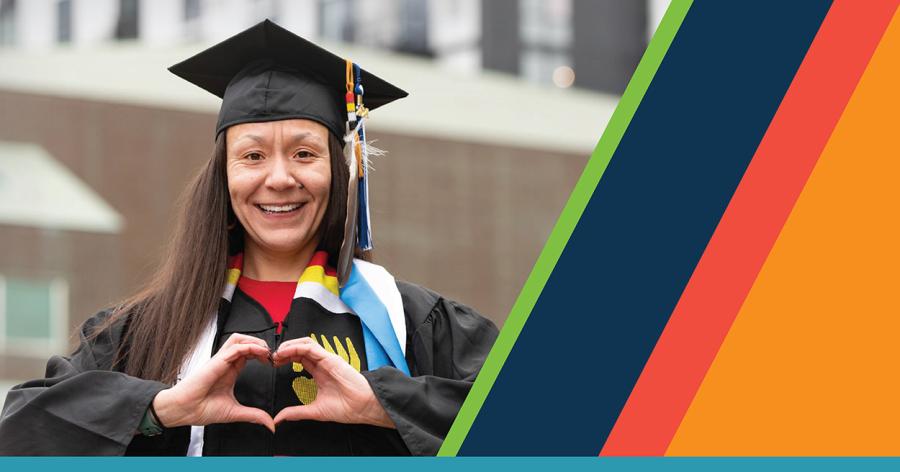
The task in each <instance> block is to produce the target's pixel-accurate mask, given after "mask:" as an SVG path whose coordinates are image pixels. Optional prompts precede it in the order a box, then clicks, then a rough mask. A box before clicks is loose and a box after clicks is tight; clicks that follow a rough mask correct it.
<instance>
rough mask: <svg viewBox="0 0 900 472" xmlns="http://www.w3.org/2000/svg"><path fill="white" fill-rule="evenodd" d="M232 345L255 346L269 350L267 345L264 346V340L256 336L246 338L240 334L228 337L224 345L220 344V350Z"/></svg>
mask: <svg viewBox="0 0 900 472" xmlns="http://www.w3.org/2000/svg"><path fill="white" fill-rule="evenodd" d="M233 344H256V345H259V346H262V347H264V348H266V349H268V348H269V345H268V344H266V342H265V341H264V340H262V339H260V338H257V337H256V336H248V335H246V334H241V333H233V334H232V335H231V336H229V337H228V339H227V340H226V341H225V343H223V344H222V348H223V349H224V348H226V347H228V346H231V345H233Z"/></svg>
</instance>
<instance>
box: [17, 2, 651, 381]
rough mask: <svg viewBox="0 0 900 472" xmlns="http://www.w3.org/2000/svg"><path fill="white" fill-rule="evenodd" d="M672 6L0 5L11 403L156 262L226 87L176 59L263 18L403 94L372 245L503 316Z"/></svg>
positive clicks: (377, 193) (379, 176)
mask: <svg viewBox="0 0 900 472" xmlns="http://www.w3.org/2000/svg"><path fill="white" fill-rule="evenodd" d="M665 3H666V2H664V1H656V0H652V1H649V2H648V1H644V0H635V1H633V2H619V1H606V0H601V1H596V2H594V1H586V0H546V1H536V0H515V1H511V0H494V1H489V0H484V1H480V0H427V1H426V0H386V1H378V2H363V1H350V0H321V1H289V0H152V1H151V0H0V398H2V397H3V395H4V394H5V389H6V388H8V387H9V386H10V385H12V384H13V383H14V382H15V381H17V380H21V379H27V378H34V377H39V376H41V375H42V373H43V368H44V363H45V362H46V359H47V357H49V356H50V355H53V354H63V353H65V352H67V351H68V350H69V349H70V347H71V346H72V345H73V343H75V342H76V341H77V334H73V333H77V328H78V326H80V324H81V323H82V322H83V321H84V320H85V319H86V318H87V317H88V316H90V315H92V314H93V313H95V312H96V311H98V310H99V309H101V308H104V307H108V306H111V305H112V304H114V303H115V302H116V301H118V300H121V299H122V298H123V297H125V296H127V295H129V294H131V293H133V292H134V290H135V289H137V288H138V287H139V286H140V285H141V284H142V283H143V282H145V281H146V279H147V276H148V275H149V273H150V271H152V270H153V269H154V267H155V265H156V263H157V262H158V261H159V259H160V256H161V254H162V252H163V250H164V248H165V246H166V243H167V238H168V236H169V234H170V231H171V229H172V226H173V222H174V218H175V208H176V206H177V204H178V197H179V195H180V194H181V192H182V190H183V189H184V187H185V185H186V184H187V182H188V181H189V180H190V178H191V176H192V175H193V174H194V173H195V172H197V170H198V169H199V167H200V166H201V165H202V164H203V163H204V162H205V161H206V159H208V157H209V154H210V152H211V149H212V146H211V144H212V136H211V134H212V129H213V125H214V123H215V115H216V111H217V108H218V103H219V102H218V99H216V98H215V97H212V96H211V95H209V94H207V93H206V92H204V91H202V90H199V89H196V88H195V87H192V86H190V85H188V84H185V83H183V82H181V81H180V80H178V79H176V78H174V77H173V76H171V75H170V74H168V73H167V72H166V71H165V68H166V66H168V65H171V64H173V63H175V62H178V61H179V60H181V59H184V58H186V57H189V56H190V55H191V54H193V53H195V52H197V51H199V50H201V49H203V48H204V47H206V46H208V45H209V44H212V43H215V42H218V41H220V40H221V39H224V38H225V37H228V36H230V35H232V34H235V33H237V32H238V31H241V30H242V29H244V28H246V27H247V26H249V25H252V24H254V23H256V22H258V21H260V20H262V19H263V18H271V19H273V20H274V21H276V22H278V23H279V24H281V25H282V26H285V27H287V28H289V29H291V30H292V31H294V32H295V33H297V34H300V35H301V36H304V37H307V38H310V39H313V40H315V41H316V42H319V43H323V42H324V43H325V44H324V45H325V47H327V48H328V49H331V50H334V51H336V52H338V53H339V54H345V55H346V57H353V58H354V60H357V61H358V62H360V63H361V64H363V66H364V67H366V68H367V69H370V70H372V71H377V73H378V74H379V75H380V76H382V77H384V78H386V79H388V80H390V81H392V82H395V83H397V84H398V85H400V86H401V87H403V88H405V89H406V90H408V91H409V92H410V93H411V95H410V97H409V98H407V99H404V100H401V101H399V102H398V103H397V104H396V105H392V106H391V107H385V109H383V110H382V109H379V110H376V111H375V112H373V113H372V121H371V133H370V134H371V135H372V136H374V137H376V138H377V140H378V142H377V144H376V145H377V146H378V147H380V148H383V149H386V150H388V151H389V155H388V156H386V157H383V158H381V159H383V161H376V163H375V167H376V169H375V173H374V174H373V182H372V189H371V191H372V196H371V199H372V202H373V224H374V230H375V241H376V252H375V254H376V260H377V261H378V262H380V263H382V264H384V265H385V266H387V267H388V268H389V269H390V270H391V271H392V272H393V273H395V275H397V276H398V278H402V279H405V280H410V281H414V282H417V283H421V284H423V285H426V286H429V287H431V288H433V289H435V290H437V291H439V292H441V293H443V294H445V295H447V296H449V297H452V298H455V299H458V300H460V301H462V302H464V303H466V304H469V305H472V306H474V307H475V308H477V309H478V310H479V311H481V312H483V313H484V314H485V315H486V316H488V317H490V318H492V319H493V320H494V321H495V322H496V323H497V324H498V325H502V323H503V321H504V320H505V317H506V315H507V313H508V311H509V309H510V308H511V307H512V304H513V302H514V301H515V298H516V296H517V295H518V292H519V290H520V288H521V286H522V284H523V283H524V281H525V279H526V278H527V276H528V274H529V273H530V271H531V268H532V266H533V264H534V261H535V260H536V258H537V256H538V254H539V252H540V250H541V248H542V247H543V245H544V242H545V240H546V238H547V236H548V235H549V233H550V230H551V229H552V227H553V224H554V223H555V221H556V218H557V217H558V215H559V212H560V210H561V209H562V207H563V205H564V204H565V201H566V199H567V198H568V195H569V193H570V191H571V189H572V188H573V187H574V185H575V182H576V181H577V179H578V177H579V175H580V174H581V171H582V168H583V166H584V163H585V162H586V159H587V157H588V155H589V154H590V151H591V149H592V148H593V145H594V144H595V143H596V140H597V138H598V137H599V135H600V133H601V131H602V129H603V128H604V126H605V124H606V121H607V120H608V118H609V116H610V115H611V113H612V111H613V109H614V107H615V104H616V101H617V96H616V94H617V93H619V92H621V90H622V89H623V88H624V84H625V83H626V82H627V79H628V77H629V76H630V74H631V72H632V70H633V68H634V66H635V65H636V63H637V60H638V59H639V57H640V54H641V52H642V51H643V49H644V47H645V44H646V42H647V40H648V37H649V34H650V30H652V29H653V27H655V24H656V22H658V20H659V18H660V17H661V15H662V10H663V9H664V7H665ZM617 15H619V16H617ZM590 18H593V20H592V21H589V19H590ZM601 40H602V41H601ZM566 69H568V71H566ZM560 71H562V72H560ZM566 72H568V73H566ZM573 84H574V87H571V85H573ZM523 99H524V100H525V101H523ZM526 102H527V103H526Z"/></svg>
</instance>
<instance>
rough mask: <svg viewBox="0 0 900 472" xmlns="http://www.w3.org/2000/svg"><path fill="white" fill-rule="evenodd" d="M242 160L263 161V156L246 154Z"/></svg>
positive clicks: (253, 153) (256, 153)
mask: <svg viewBox="0 0 900 472" xmlns="http://www.w3.org/2000/svg"><path fill="white" fill-rule="evenodd" d="M244 159H249V160H251V161H261V160H263V155H262V154H260V153H258V152H251V153H247V154H246V155H245V156H244Z"/></svg>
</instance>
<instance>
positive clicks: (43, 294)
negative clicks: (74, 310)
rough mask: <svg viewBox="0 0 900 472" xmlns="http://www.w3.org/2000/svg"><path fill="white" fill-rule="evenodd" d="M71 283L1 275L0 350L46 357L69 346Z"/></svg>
mask: <svg viewBox="0 0 900 472" xmlns="http://www.w3.org/2000/svg"><path fill="white" fill-rule="evenodd" d="M67 330H68V284H66V282H65V281H64V280H62V279H58V278H57V279H36V278H20V277H3V276H0V350H2V351H3V352H5V353H7V354H13V353H14V354H20V355H34V356H40V357H45V356H46V355H47V354H58V353H60V352H62V351H64V350H65V348H66V336H67V333H66V332H67Z"/></svg>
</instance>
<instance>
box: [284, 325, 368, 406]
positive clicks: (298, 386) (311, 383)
mask: <svg viewBox="0 0 900 472" xmlns="http://www.w3.org/2000/svg"><path fill="white" fill-rule="evenodd" d="M309 337H310V338H311V339H312V340H313V341H315V342H316V343H317V344H319V345H320V346H322V347H324V348H325V350H326V351H328V352H330V353H332V354H336V355H337V356H338V357H340V358H341V359H343V360H344V361H345V362H347V363H348V364H350V365H351V366H352V367H353V368H354V369H356V371H357V372H359V369H360V362H359V354H357V353H356V348H355V347H353V341H350V338H344V343H345V344H346V345H347V347H346V349H345V348H344V345H342V344H341V341H340V340H339V339H338V337H337V336H332V337H331V339H332V341H333V342H334V347H332V346H331V343H329V342H328V338H327V337H325V335H322V336H321V337H320V338H317V337H316V334H315V333H310V335H309ZM293 368H294V372H297V373H298V374H299V373H302V372H303V364H301V363H299V362H294V363H293ZM291 386H292V387H293V388H294V393H295V394H297V399H298V400H300V403H302V404H304V405H309V404H310V403H312V402H313V401H314V400H315V399H316V393H317V392H318V390H319V389H318V387H317V386H316V381H315V379H312V378H309V377H306V376H303V375H301V376H298V377H297V378H295V379H294V381H293V382H292V383H291Z"/></svg>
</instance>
